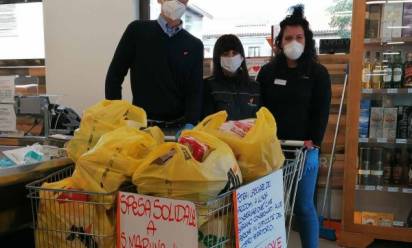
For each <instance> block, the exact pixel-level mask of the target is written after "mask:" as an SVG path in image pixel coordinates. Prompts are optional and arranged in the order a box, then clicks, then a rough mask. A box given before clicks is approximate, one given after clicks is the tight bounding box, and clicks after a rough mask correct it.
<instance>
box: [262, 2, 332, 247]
mask: <svg viewBox="0 0 412 248" xmlns="http://www.w3.org/2000/svg"><path fill="white" fill-rule="evenodd" d="M275 45H276V48H277V54H276V57H275V58H274V59H273V60H272V61H271V62H270V63H268V64H266V65H265V66H263V67H262V69H261V71H260V72H259V75H258V77H257V81H258V82H259V83H260V87H261V96H262V104H263V106H266V107H267V108H268V109H269V110H270V111H271V112H272V114H273V115H274V117H275V118H276V123H277V127H278V137H279V138H280V139H286V140H305V141H312V142H309V143H313V144H314V145H315V146H314V147H320V145H321V143H322V139H323V135H324V133H325V129H326V126H327V123H328V117H329V107H330V99H331V83H330V78H329V74H328V72H327V70H326V68H325V67H324V66H322V65H321V64H319V63H318V60H317V55H316V49H315V41H314V40H313V33H312V31H311V30H310V28H309V23H308V21H307V20H306V18H305V17H304V16H303V6H302V5H297V6H294V7H293V13H292V15H289V16H287V17H286V18H285V19H284V20H283V21H282V22H281V23H280V32H279V35H278V36H277V37H276V41H275ZM318 167H319V149H318V148H312V149H310V150H309V151H308V153H307V159H306V163H305V169H304V173H303V177H302V180H301V181H300V183H299V187H298V191H297V196H296V203H295V213H296V218H295V219H296V221H297V223H298V226H299V229H300V230H299V231H300V237H301V242H302V247H305V248H317V247H318V246H319V222H318V217H317V213H316V209H315V206H314V200H313V196H314V191H315V187H316V178H317V174H318Z"/></svg>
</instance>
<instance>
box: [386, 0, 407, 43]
mask: <svg viewBox="0 0 412 248" xmlns="http://www.w3.org/2000/svg"><path fill="white" fill-rule="evenodd" d="M402 14H403V3H391V4H385V5H384V7H383V13H382V25H381V38H382V40H383V41H389V40H391V38H398V37H401V35H402V29H401V28H400V27H401V26H402ZM390 27H398V28H390Z"/></svg>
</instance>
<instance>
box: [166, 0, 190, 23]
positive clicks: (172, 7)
mask: <svg viewBox="0 0 412 248" xmlns="http://www.w3.org/2000/svg"><path fill="white" fill-rule="evenodd" d="M185 11H186V5H184V4H183V3H181V2H180V1H178V0H172V1H165V2H163V3H162V13H163V14H164V15H165V16H166V17H168V18H170V19H172V20H173V21H175V20H179V19H180V18H182V16H183V14H184V13H185Z"/></svg>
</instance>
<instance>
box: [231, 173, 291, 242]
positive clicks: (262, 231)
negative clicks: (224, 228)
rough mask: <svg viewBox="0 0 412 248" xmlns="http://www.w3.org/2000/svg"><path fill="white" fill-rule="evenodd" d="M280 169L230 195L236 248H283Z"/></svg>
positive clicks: (283, 225) (283, 218)
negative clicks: (233, 215) (233, 212)
mask: <svg viewBox="0 0 412 248" xmlns="http://www.w3.org/2000/svg"><path fill="white" fill-rule="evenodd" d="M282 175H283V174H282V170H278V171H276V172H273V173H271V174H269V175H267V176H265V177H263V178H261V179H258V180H256V181H254V182H252V183H250V184H247V185H245V186H242V187H240V188H239V189H237V190H236V191H235V193H234V194H233V204H234V209H235V210H234V211H235V232H236V248H239V247H241V248H248V247H265V248H280V247H286V230H285V216H284V204H283V177H282Z"/></svg>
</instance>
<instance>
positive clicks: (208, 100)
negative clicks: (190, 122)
mask: <svg viewBox="0 0 412 248" xmlns="http://www.w3.org/2000/svg"><path fill="white" fill-rule="evenodd" d="M209 83H210V82H209V81H208V80H205V81H204V82H203V87H204V94H203V111H202V118H205V117H206V116H208V115H211V114H213V113H215V112H216V106H215V102H214V101H213V96H212V90H211V87H210V84H209Z"/></svg>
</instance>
